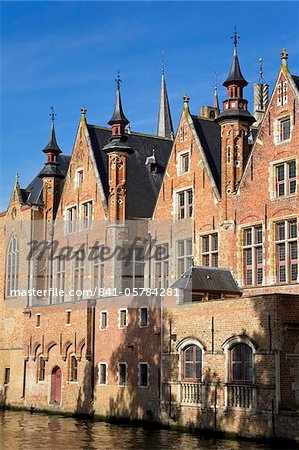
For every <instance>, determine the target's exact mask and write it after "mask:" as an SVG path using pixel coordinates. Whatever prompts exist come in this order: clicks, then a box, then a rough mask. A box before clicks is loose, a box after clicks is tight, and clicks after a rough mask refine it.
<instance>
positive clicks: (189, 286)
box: [171, 266, 241, 295]
mask: <svg viewBox="0 0 299 450" xmlns="http://www.w3.org/2000/svg"><path fill="white" fill-rule="evenodd" d="M171 287H172V288H173V289H175V288H180V289H183V290H188V291H192V292H211V293H223V294H235V295H241V289H240V288H239V286H238V285H237V282H236V280H235V279H234V277H233V275H232V273H231V271H230V270H229V269H220V268H216V267H202V266H192V267H190V268H189V269H188V270H187V271H186V272H185V273H184V274H183V275H181V277H180V278H179V279H178V280H177V281H175V283H173V285H172V286H171Z"/></svg>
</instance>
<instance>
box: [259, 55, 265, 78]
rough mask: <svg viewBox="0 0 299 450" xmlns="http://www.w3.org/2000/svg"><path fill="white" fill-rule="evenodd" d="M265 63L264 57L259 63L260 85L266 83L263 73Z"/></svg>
mask: <svg viewBox="0 0 299 450" xmlns="http://www.w3.org/2000/svg"><path fill="white" fill-rule="evenodd" d="M263 62H264V59H263V58H262V57H261V58H259V63H260V83H263V82H264V78H263V73H264V71H263Z"/></svg>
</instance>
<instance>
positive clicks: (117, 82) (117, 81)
mask: <svg viewBox="0 0 299 450" xmlns="http://www.w3.org/2000/svg"><path fill="white" fill-rule="evenodd" d="M115 81H116V86H117V89H120V85H121V83H122V80H121V79H120V74H119V70H118V71H117V77H116V78H115Z"/></svg>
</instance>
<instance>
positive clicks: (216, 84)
mask: <svg viewBox="0 0 299 450" xmlns="http://www.w3.org/2000/svg"><path fill="white" fill-rule="evenodd" d="M217 88H218V80H217V72H216V70H215V91H216V90H217Z"/></svg>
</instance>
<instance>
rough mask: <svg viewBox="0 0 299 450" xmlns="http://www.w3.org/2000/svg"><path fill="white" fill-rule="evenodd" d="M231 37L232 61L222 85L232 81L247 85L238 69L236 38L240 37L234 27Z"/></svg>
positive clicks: (227, 84)
mask: <svg viewBox="0 0 299 450" xmlns="http://www.w3.org/2000/svg"><path fill="white" fill-rule="evenodd" d="M231 39H233V40H234V56H233V61H232V65H231V69H230V72H229V75H228V77H227V79H226V80H225V82H224V83H223V86H226V87H228V86H229V85H230V84H233V83H234V82H235V83H236V84H239V85H240V86H247V84H248V82H247V81H246V80H245V78H244V77H243V75H242V72H241V69H240V63H239V58H238V51H237V47H238V40H239V39H240V36H239V35H238V34H237V31H236V28H235V32H234V35H233V36H232V37H231Z"/></svg>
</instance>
